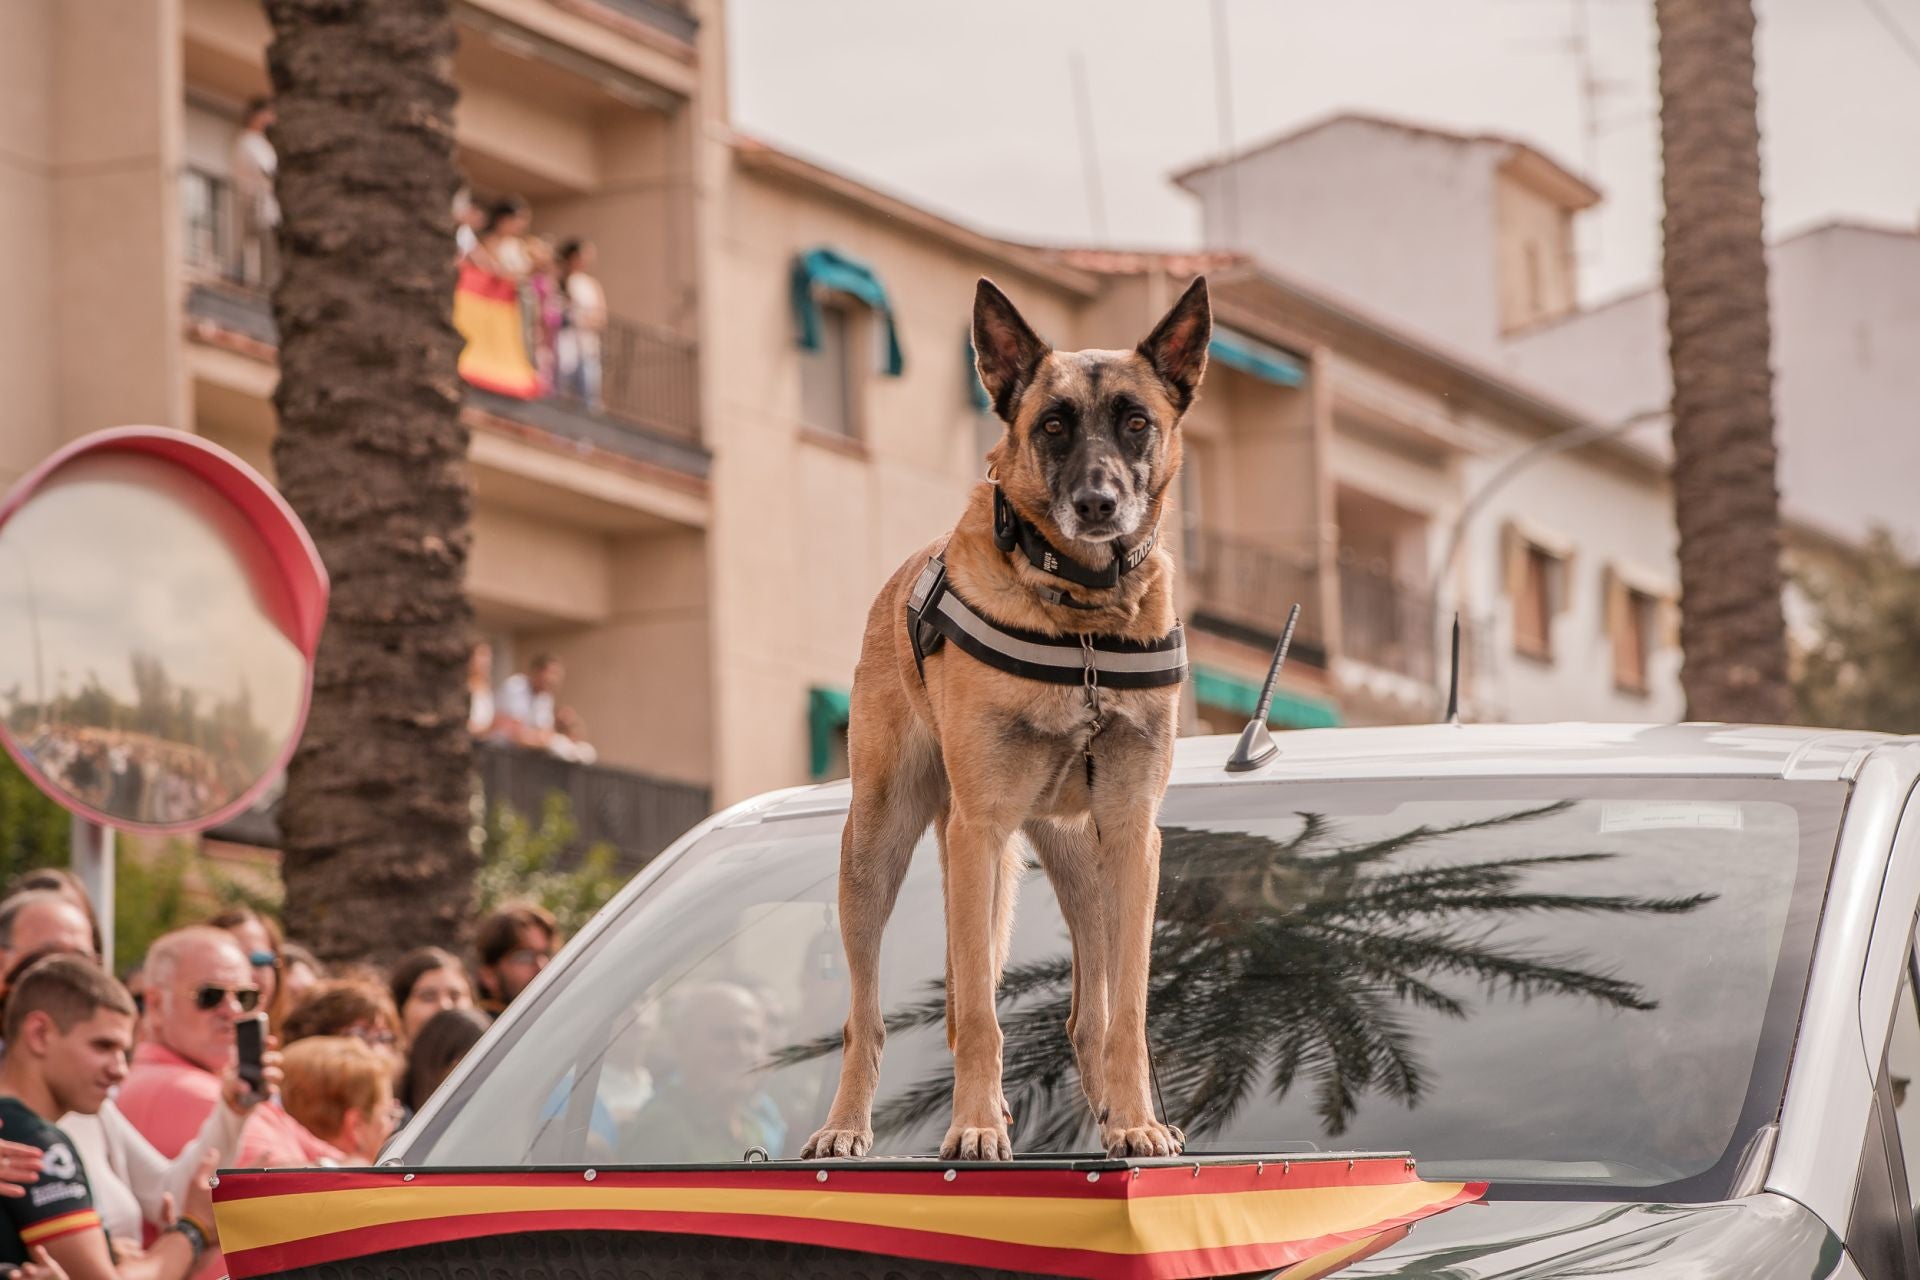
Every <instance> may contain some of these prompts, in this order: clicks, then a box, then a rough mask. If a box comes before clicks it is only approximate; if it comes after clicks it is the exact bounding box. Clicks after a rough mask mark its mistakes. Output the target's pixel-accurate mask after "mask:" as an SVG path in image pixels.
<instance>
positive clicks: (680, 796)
mask: <svg viewBox="0 0 1920 1280" xmlns="http://www.w3.org/2000/svg"><path fill="white" fill-rule="evenodd" d="M473 768H474V773H475V775H476V776H477V777H478V778H479V780H480V789H481V792H482V793H483V794H484V795H485V796H486V801H487V805H488V806H489V807H492V806H493V805H496V804H508V805H511V806H512V807H513V808H514V809H515V810H517V811H518V812H520V813H521V814H524V815H526V816H527V817H528V818H531V819H534V820H538V818H539V815H540V811H541V809H542V808H543V807H544V806H545V804H546V802H547V797H548V796H549V795H551V794H553V793H554V792H559V793H560V794H561V795H564V796H565V797H566V798H567V803H568V805H569V806H570V807H571V809H572V811H573V821H574V824H575V825H576V826H577V827H578V828H579V840H580V845H581V847H582V848H585V847H586V846H588V845H592V844H597V843H601V842H604V843H607V844H610V845H612V846H613V848H614V854H615V856H614V862H615V865H616V866H617V867H618V868H619V869H620V871H621V873H622V874H624V875H631V874H632V873H633V872H635V871H638V870H639V869H640V868H641V867H643V866H645V865H646V864H647V863H649V862H651V861H652V860H653V859H654V857H655V856H656V855H658V854H659V853H660V851H661V850H663V849H665V848H666V847H667V846H668V845H669V844H672V843H673V842H674V840H676V839H677V838H679V837H680V836H682V835H684V834H685V833H686V832H687V831H688V830H690V829H691V828H692V827H693V826H694V824H695V823H697V822H699V821H700V820H701V819H702V818H704V817H706V816H707V814H708V812H709V811H710V810H711V809H712V808H713V795H712V793H711V792H710V791H709V790H708V789H707V788H706V787H701V786H695V785H693V784H691V783H686V782H671V781H668V780H666V779H662V778H654V777H650V776H648V775H646V774H643V773H634V772H632V771H631V770H628V769H616V768H613V767H611V766H609V765H603V764H573V763H570V762H569V761H566V760H562V759H560V758H559V757H557V756H552V755H549V754H547V753H546V752H544V751H536V750H532V749H529V748H526V747H514V746H507V745H504V744H501V743H493V742H480V743H475V744H474V749H473Z"/></svg>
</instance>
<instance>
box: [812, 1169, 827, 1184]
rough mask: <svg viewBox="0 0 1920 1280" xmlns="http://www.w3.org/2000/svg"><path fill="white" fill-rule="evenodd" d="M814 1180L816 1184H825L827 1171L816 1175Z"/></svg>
mask: <svg viewBox="0 0 1920 1280" xmlns="http://www.w3.org/2000/svg"><path fill="white" fill-rule="evenodd" d="M813 1180H814V1181H815V1182H825V1181H826V1180H827V1171H826V1170H825V1169H822V1170H821V1171H820V1172H818V1173H816V1174H814V1175H813Z"/></svg>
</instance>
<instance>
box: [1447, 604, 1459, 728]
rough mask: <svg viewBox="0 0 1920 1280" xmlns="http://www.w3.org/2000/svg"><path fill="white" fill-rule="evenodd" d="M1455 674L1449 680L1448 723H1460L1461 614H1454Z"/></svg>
mask: <svg viewBox="0 0 1920 1280" xmlns="http://www.w3.org/2000/svg"><path fill="white" fill-rule="evenodd" d="M1452 662H1453V674H1452V676H1451V677H1450V678H1449V679H1448V681H1447V723H1448V724H1459V723H1460V615H1459V614H1458V613H1457V612H1456V613H1455V614H1454V615H1453V653H1452Z"/></svg>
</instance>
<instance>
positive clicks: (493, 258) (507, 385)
mask: <svg viewBox="0 0 1920 1280" xmlns="http://www.w3.org/2000/svg"><path fill="white" fill-rule="evenodd" d="M531 224H532V215H531V214H530V213H529V212H528V210H527V202H526V201H524V200H522V199H520V198H519V197H518V196H509V197H507V198H506V199H504V200H501V201H498V202H496V203H495V204H494V205H493V207H492V208H490V209H488V211H487V221H486V225H485V227H484V228H483V229H482V230H481V233H480V246H479V248H478V249H477V250H476V251H475V252H473V253H470V254H468V255H467V256H466V258H465V259H463V260H462V261H461V263H460V283H459V285H458V287H457V288H456V289H455V290H454V295H453V327H454V328H456V329H458V330H459V331H460V336H461V337H463V338H465V339H466V340H467V345H466V348H465V350H463V351H461V353H460V376H461V377H462V378H464V379H466V380H467V382H468V383H469V384H470V385H472V386H475V387H478V388H480V389H481V390H483V391H491V392H493V393H495V394H496V395H503V396H512V397H514V398H515V399H518V400H531V399H534V398H535V397H537V396H538V395H539V394H540V378H539V375H538V374H537V373H536V372H535V371H534V367H533V361H532V360H531V359H529V358H528V354H527V341H526V334H525V330H524V327H523V324H522V320H521V308H520V286H521V282H522V281H523V280H524V279H525V278H526V274H527V271H528V268H529V267H531V265H532V264H531V263H530V262H529V261H528V259H527V248H526V245H525V244H524V243H523V242H522V239H521V238H522V237H523V236H524V235H526V232H527V228H528V227H529V226H530V225H531Z"/></svg>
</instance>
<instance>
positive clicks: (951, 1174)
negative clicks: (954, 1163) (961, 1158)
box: [940, 1169, 956, 1182]
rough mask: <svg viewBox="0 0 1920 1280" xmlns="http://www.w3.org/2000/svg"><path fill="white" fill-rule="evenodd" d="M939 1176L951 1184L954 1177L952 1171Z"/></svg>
mask: <svg viewBox="0 0 1920 1280" xmlns="http://www.w3.org/2000/svg"><path fill="white" fill-rule="evenodd" d="M940 1176H941V1177H943V1178H945V1179H946V1180H947V1181H948V1182H952V1181H953V1179H954V1177H955V1176H956V1175H955V1174H954V1171H953V1170H951V1169H949V1170H947V1171H946V1172H945V1173H943V1174H941V1175H940Z"/></svg>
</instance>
